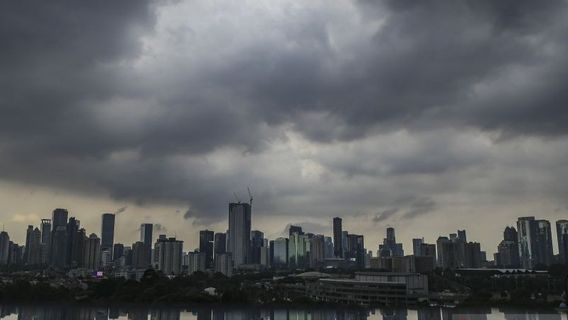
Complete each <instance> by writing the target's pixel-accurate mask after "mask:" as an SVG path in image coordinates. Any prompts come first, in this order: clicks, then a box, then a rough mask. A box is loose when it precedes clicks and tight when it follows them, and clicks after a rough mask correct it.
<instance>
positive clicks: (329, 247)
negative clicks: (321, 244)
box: [325, 237, 335, 259]
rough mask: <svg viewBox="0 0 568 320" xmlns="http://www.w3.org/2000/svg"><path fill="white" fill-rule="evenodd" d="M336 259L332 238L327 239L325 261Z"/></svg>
mask: <svg viewBox="0 0 568 320" xmlns="http://www.w3.org/2000/svg"><path fill="white" fill-rule="evenodd" d="M334 257H335V254H334V248H333V239H332V238H331V237H325V259H332V258H334Z"/></svg>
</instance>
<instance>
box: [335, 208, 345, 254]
mask: <svg viewBox="0 0 568 320" xmlns="http://www.w3.org/2000/svg"><path fill="white" fill-rule="evenodd" d="M342 237H343V226H342V220H341V218H339V217H335V218H333V249H334V253H335V257H336V258H343V241H342Z"/></svg>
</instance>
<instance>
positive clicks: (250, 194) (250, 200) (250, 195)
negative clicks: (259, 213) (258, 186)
mask: <svg viewBox="0 0 568 320" xmlns="http://www.w3.org/2000/svg"><path fill="white" fill-rule="evenodd" d="M247 191H248V193H249V204H250V206H251V207H252V192H250V188H249V187H247Z"/></svg>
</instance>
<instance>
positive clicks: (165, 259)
mask: <svg viewBox="0 0 568 320" xmlns="http://www.w3.org/2000/svg"><path fill="white" fill-rule="evenodd" d="M157 245H158V248H159V250H158V270H160V271H162V272H163V273H164V274H166V275H178V274H180V273H181V265H182V253H183V241H181V240H176V238H160V239H158V242H157ZM203 256H204V257H205V253H203ZM204 262H205V260H204Z"/></svg>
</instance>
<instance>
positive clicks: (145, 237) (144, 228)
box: [132, 223, 154, 267]
mask: <svg viewBox="0 0 568 320" xmlns="http://www.w3.org/2000/svg"><path fill="white" fill-rule="evenodd" d="M153 230H154V225H153V224H151V223H143V224H141V225H140V242H142V243H143V244H144V247H145V248H146V254H145V255H144V258H145V259H146V267H148V266H149V265H151V264H152V239H153V238H152V232H153ZM132 249H133V250H134V247H133V248H132Z"/></svg>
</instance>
